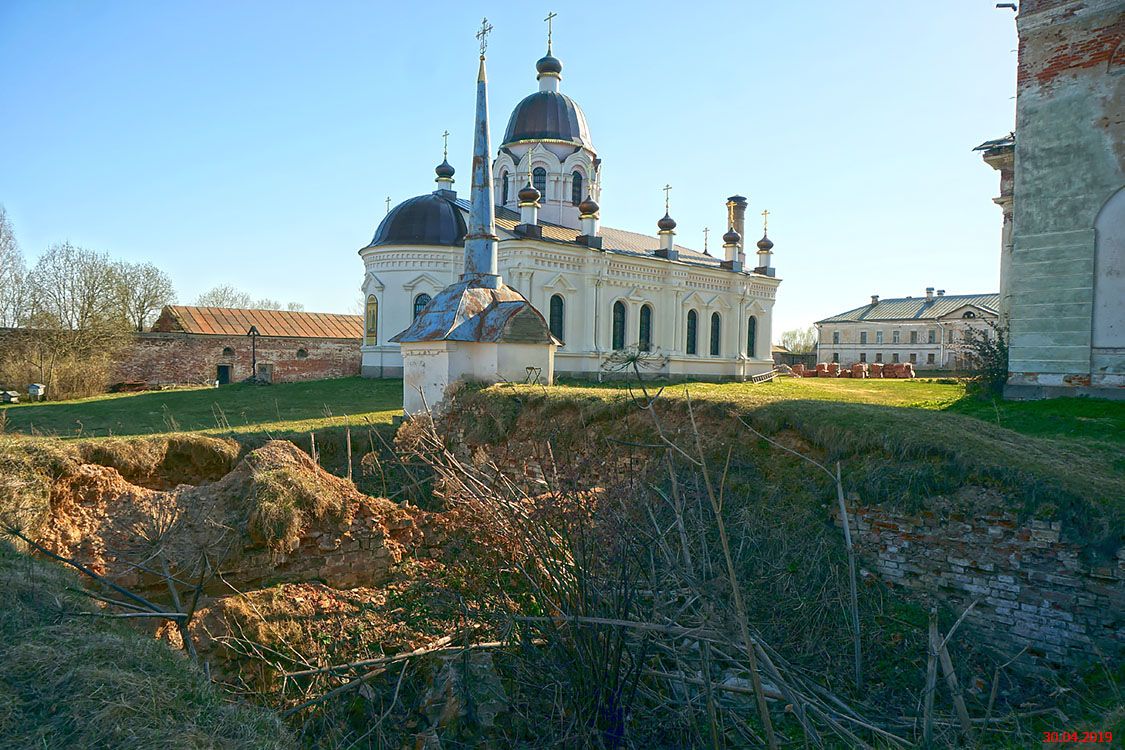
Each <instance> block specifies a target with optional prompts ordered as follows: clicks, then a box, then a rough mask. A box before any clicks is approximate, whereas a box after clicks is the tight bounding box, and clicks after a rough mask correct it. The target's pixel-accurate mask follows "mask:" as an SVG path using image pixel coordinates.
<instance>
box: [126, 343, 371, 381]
mask: <svg viewBox="0 0 1125 750" xmlns="http://www.w3.org/2000/svg"><path fill="white" fill-rule="evenodd" d="M250 343H251V342H250V339H249V338H248V337H246V336H204V335H198V334H189V333H140V334H136V336H135V337H134V339H133V343H132V344H131V345H130V346H129V347H127V348H126V349H125V350H124V351H123V352H122V353H121V355H120V357H119V358H118V362H117V371H116V373H115V375H114V382H115V383H122V382H141V383H148V384H154V385H166V384H189V383H211V382H214V381H215V380H216V379H217V377H218V367H219V365H229V366H230V368H231V369H230V373H231V382H238V381H240V380H245V379H246V378H249V377H250V376H251V374H252V372H251V363H252V360H253V353H252V350H251V345H250ZM299 352H303V353H304V356H299ZM257 358H258V363H259V364H269V365H272V366H273V382H275V383H285V382H293V381H299V380H319V379H323V378H343V377H350V376H353V375H359V367H360V351H359V339H322V338H298V337H273V336H270V337H267V336H260V337H258V340H257Z"/></svg>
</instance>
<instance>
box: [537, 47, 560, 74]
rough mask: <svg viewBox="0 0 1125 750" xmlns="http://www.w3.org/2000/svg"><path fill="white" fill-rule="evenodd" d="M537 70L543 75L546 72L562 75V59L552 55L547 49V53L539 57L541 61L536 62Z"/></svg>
mask: <svg viewBox="0 0 1125 750" xmlns="http://www.w3.org/2000/svg"><path fill="white" fill-rule="evenodd" d="M535 70H536V72H537V73H539V75H543V74H544V73H548V74H551V75H561V74H562V60H560V59H559V58H557V57H555V56H554V55H552V54H551V51H550V50H547V55H546V56H545V57H541V58H539V62H537V63H535Z"/></svg>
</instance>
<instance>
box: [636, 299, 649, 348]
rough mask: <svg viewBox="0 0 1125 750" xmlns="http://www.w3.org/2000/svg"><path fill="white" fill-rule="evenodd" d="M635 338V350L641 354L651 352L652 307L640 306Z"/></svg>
mask: <svg viewBox="0 0 1125 750" xmlns="http://www.w3.org/2000/svg"><path fill="white" fill-rule="evenodd" d="M638 334H639V335H638V336H637V348H638V349H640V350H641V351H642V352H647V351H651V350H652V305H641V325H640V330H639V331H638Z"/></svg>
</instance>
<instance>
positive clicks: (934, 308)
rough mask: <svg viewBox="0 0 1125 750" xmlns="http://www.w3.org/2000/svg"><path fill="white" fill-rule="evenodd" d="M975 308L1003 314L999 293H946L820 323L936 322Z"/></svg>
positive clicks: (892, 302)
mask: <svg viewBox="0 0 1125 750" xmlns="http://www.w3.org/2000/svg"><path fill="white" fill-rule="evenodd" d="M965 305H972V306H973V307H978V308H980V309H982V310H986V311H987V312H990V313H993V314H998V313H999V312H1000V295H999V294H946V295H943V296H941V297H934V298H933V300H932V301H929V302H927V301H926V298H925V297H898V298H892V299H882V300H879V301H878V302H876V303H875V304H873V305H864V306H863V307H857V308H855V309H854V310H848V311H847V312H842V313H839V314H838V315H832V316H830V317H827V318H824V319H823V320H818V321H817V323H862V322H863V321H880V320H885V321H892V320H937V319H939V318H944V317H945V316H946V315H949V314H950V313H952V312H954V311H955V310H958V309H960V308H962V307H964V306H965Z"/></svg>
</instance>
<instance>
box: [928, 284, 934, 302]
mask: <svg viewBox="0 0 1125 750" xmlns="http://www.w3.org/2000/svg"><path fill="white" fill-rule="evenodd" d="M926 301H927V302H933V301H934V288H933V287H932V286H928V287H926Z"/></svg>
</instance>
